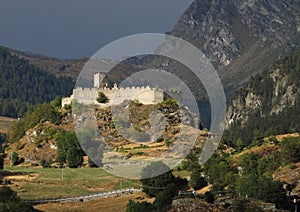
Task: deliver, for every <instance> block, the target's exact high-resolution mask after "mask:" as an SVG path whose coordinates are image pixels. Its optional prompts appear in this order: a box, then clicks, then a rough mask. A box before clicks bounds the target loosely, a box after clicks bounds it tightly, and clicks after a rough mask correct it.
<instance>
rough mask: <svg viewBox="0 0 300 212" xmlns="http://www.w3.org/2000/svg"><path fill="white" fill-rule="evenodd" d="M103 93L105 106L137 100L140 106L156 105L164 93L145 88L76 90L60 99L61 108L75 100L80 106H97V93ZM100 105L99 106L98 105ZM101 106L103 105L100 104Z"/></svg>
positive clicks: (161, 99) (162, 98)
mask: <svg viewBox="0 0 300 212" xmlns="http://www.w3.org/2000/svg"><path fill="white" fill-rule="evenodd" d="M99 92H103V93H104V94H105V96H107V98H108V99H109V102H108V103H107V104H106V106H109V105H117V104H120V103H122V102H123V101H125V100H138V101H139V102H140V103H142V104H145V105H147V104H157V103H160V102H162V101H163V100H164V91H162V90H159V89H156V88H150V87H149V86H147V87H126V88H116V87H114V88H103V89H99V88H76V89H74V90H73V95H72V96H71V97H68V98H63V99H62V107H64V106H65V105H67V104H71V102H72V101H73V100H74V99H76V100H77V101H78V102H79V103H81V104H99V103H98V102H97V101H96V99H97V97H98V93H99ZM99 105H100V104H99ZM101 105H103V104H101Z"/></svg>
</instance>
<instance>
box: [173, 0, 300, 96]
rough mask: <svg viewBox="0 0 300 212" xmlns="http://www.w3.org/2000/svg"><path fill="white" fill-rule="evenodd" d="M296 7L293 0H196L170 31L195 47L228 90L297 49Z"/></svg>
mask: <svg viewBox="0 0 300 212" xmlns="http://www.w3.org/2000/svg"><path fill="white" fill-rule="evenodd" d="M299 11H300V2H299V1H298V0H283V1H276V0H255V1H253V0H242V1H234V0H226V1H223V0H195V1H194V2H193V3H192V5H191V6H190V7H189V8H188V9H187V11H186V12H185V13H184V14H183V15H182V16H181V18H180V20H179V21H178V22H177V24H176V26H175V27H174V29H173V30H172V31H171V32H170V34H171V35H174V36H177V37H180V38H183V39H185V40H187V41H190V42H191V43H193V44H194V45H196V46H197V47H198V48H200V49H201V50H202V51H203V53H204V54H205V55H206V56H207V57H208V58H209V59H210V61H211V62H212V64H213V65H214V66H215V68H216V69H217V70H218V71H219V73H220V76H221V78H222V81H223V83H224V85H225V87H226V89H227V91H228V90H229V93H230V92H231V91H232V90H234V89H235V88H236V87H239V86H240V85H241V84H243V83H245V82H246V81H247V80H249V78H250V76H252V75H253V74H256V73H258V72H261V71H262V70H263V69H264V68H265V67H266V66H267V65H269V64H272V63H273V62H274V61H275V60H276V59H277V58H278V57H279V56H280V55H282V54H283V53H287V52H291V51H293V50H295V49H297V47H298V46H299V41H300V16H299V15H300V14H299Z"/></svg>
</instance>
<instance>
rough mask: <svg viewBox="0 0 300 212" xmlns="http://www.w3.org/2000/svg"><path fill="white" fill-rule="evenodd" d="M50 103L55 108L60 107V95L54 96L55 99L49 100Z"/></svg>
mask: <svg viewBox="0 0 300 212" xmlns="http://www.w3.org/2000/svg"><path fill="white" fill-rule="evenodd" d="M50 105H51V107H53V108H54V109H55V110H57V109H59V108H61V97H60V96H56V97H55V99H54V100H52V101H51V102H50Z"/></svg>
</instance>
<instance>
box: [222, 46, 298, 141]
mask: <svg viewBox="0 0 300 212" xmlns="http://www.w3.org/2000/svg"><path fill="white" fill-rule="evenodd" d="M299 114H300V50H298V51H296V52H293V53H291V54H289V55H287V56H282V57H281V58H280V59H279V60H278V61H276V62H275V63H274V64H273V65H271V66H269V67H268V68H266V69H265V70H264V71H263V72H262V73H261V74H258V75H256V76H255V77H252V78H251V79H250V81H249V82H248V84H246V85H245V86H244V87H243V88H241V89H240V90H238V91H237V93H236V95H235V97H234V98H233V99H232V100H231V101H230V103H229V107H228V111H227V115H226V116H227V125H228V127H229V129H228V130H227V134H226V133H225V140H226V142H227V143H229V144H230V145H235V142H236V141H237V140H238V139H239V138H240V139H242V140H243V141H244V143H245V144H246V145H249V144H251V142H252V140H253V137H254V134H253V132H254V131H256V134H257V135H258V134H264V136H270V135H274V134H283V133H294V132H299V131H300V123H299Z"/></svg>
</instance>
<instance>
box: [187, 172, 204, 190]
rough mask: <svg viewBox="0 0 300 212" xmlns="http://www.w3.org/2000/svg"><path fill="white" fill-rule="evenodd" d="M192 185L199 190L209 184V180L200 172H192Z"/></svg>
mask: <svg viewBox="0 0 300 212" xmlns="http://www.w3.org/2000/svg"><path fill="white" fill-rule="evenodd" d="M190 185H191V186H192V188H193V189H194V190H199V189H201V188H203V187H205V186H207V182H206V180H205V179H204V177H202V176H201V175H200V174H199V173H198V172H193V173H192V174H191V179H190Z"/></svg>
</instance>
